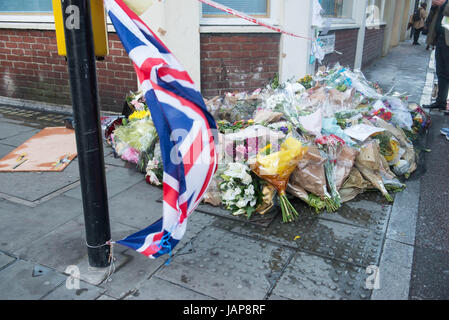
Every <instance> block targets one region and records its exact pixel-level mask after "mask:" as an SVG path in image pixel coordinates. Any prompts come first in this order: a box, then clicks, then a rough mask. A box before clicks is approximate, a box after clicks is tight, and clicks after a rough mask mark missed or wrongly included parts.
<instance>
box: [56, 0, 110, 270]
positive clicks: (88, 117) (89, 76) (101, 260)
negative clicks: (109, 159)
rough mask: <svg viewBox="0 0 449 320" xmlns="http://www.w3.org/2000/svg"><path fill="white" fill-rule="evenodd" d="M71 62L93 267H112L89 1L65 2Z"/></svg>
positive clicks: (77, 135)
mask: <svg viewBox="0 0 449 320" xmlns="http://www.w3.org/2000/svg"><path fill="white" fill-rule="evenodd" d="M61 2H62V14H63V19H64V30H65V31H64V32H65V41H66V47H67V62H68V70H69V78H70V88H71V93H72V104H73V118H74V121H75V135H76V145H77V149H78V163H79V171H80V180H81V193H82V198H83V209H84V222H85V229H86V242H87V253H88V257H89V265H90V266H91V267H97V268H104V267H107V266H109V265H110V262H109V259H108V258H109V252H110V248H109V246H107V245H104V244H105V243H106V242H107V241H108V240H110V239H111V231H110V224H109V213H108V198H107V190H106V177H105V168H104V157H103V156H104V154H103V141H102V137H101V129H100V111H99V103H98V100H99V99H98V91H97V75H96V68H95V51H94V42H93V33H92V21H91V12H90V2H89V0H62V1H61Z"/></svg>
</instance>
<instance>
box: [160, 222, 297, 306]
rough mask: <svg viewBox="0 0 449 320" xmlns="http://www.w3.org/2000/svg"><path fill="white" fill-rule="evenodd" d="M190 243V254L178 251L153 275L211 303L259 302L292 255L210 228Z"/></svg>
mask: <svg viewBox="0 0 449 320" xmlns="http://www.w3.org/2000/svg"><path fill="white" fill-rule="evenodd" d="M192 243H193V250H190V251H189V253H188V254H183V253H184V252H183V250H184V249H183V250H180V252H179V254H177V255H176V256H175V257H174V258H173V259H172V261H171V263H170V264H169V265H168V266H164V267H163V268H162V269H160V270H159V271H158V272H156V274H155V275H156V276H157V277H158V278H161V279H164V280H167V281H169V282H172V283H175V284H178V285H180V286H183V287H185V288H188V289H190V290H193V291H196V292H199V293H202V294H205V295H207V296H210V297H212V298H215V299H236V300H247V299H256V300H260V299H263V298H264V297H265V296H266V294H267V293H268V291H269V290H270V288H271V287H272V285H273V284H274V282H275V281H276V279H277V277H279V276H280V272H281V271H282V269H283V268H284V267H285V265H286V264H287V262H288V260H289V257H290V256H291V255H292V253H293V252H292V251H291V250H289V249H286V248H282V247H279V246H276V245H273V244H268V243H266V242H263V241H257V240H254V239H249V238H246V237H242V236H239V235H235V234H230V233H228V232H225V231H224V230H220V229H218V228H214V227H208V228H205V229H204V230H203V231H202V232H201V233H200V234H199V235H198V236H197V237H195V238H194V239H193V240H192ZM187 248H188V247H187V246H186V247H185V250H187Z"/></svg>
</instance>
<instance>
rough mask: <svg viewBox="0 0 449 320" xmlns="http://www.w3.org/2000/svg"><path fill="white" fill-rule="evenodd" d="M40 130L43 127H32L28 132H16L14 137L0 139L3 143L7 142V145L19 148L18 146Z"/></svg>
mask: <svg viewBox="0 0 449 320" xmlns="http://www.w3.org/2000/svg"><path fill="white" fill-rule="evenodd" d="M39 131H41V129H32V130H29V131H26V132H22V133H19V134H16V135H14V136H12V137H9V138H6V139H2V140H0V141H1V143H3V144H7V145H10V146H14V147H16V148H17V147H18V146H20V145H22V144H23V143H24V142H25V141H27V140H28V139H30V138H31V137H33V136H34V135H35V134H37V133H38V132H39Z"/></svg>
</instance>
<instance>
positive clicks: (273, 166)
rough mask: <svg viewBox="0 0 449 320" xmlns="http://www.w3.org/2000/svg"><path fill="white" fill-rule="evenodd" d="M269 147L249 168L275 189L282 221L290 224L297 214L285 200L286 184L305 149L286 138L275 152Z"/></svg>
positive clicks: (293, 140)
mask: <svg viewBox="0 0 449 320" xmlns="http://www.w3.org/2000/svg"><path fill="white" fill-rule="evenodd" d="M270 147H271V146H270V145H268V146H267V147H265V148H264V149H262V150H261V151H260V152H259V153H258V154H257V157H256V162H255V163H254V164H252V166H251V168H252V170H253V171H254V172H255V173H256V174H257V175H258V176H259V177H260V178H262V179H263V180H265V181H267V182H268V183H270V184H271V185H273V186H274V187H275V188H276V190H277V192H278V196H279V200H280V201H279V202H280V204H281V210H282V218H283V221H284V222H291V221H293V220H294V219H295V218H296V217H298V215H299V214H298V212H297V211H296V210H295V208H294V207H293V205H292V204H291V203H290V202H289V200H288V199H287V195H286V189H287V184H288V180H289V178H290V175H291V174H292V172H293V171H294V170H295V168H296V164H297V163H298V161H299V160H300V159H301V158H302V157H303V156H304V154H305V153H306V152H307V147H305V146H303V144H302V143H301V142H300V141H299V140H297V139H295V138H293V137H289V138H287V139H286V140H285V141H284V142H283V143H282V144H281V148H280V150H279V151H277V152H274V153H271V150H270V149H271V148H270Z"/></svg>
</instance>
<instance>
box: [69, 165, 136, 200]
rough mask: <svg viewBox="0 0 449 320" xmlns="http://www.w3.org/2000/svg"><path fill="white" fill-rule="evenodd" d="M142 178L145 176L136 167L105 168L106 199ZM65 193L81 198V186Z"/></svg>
mask: <svg viewBox="0 0 449 320" xmlns="http://www.w3.org/2000/svg"><path fill="white" fill-rule="evenodd" d="M144 179H145V176H144V175H143V174H142V173H140V172H138V171H137V169H127V168H118V167H109V168H108V170H106V187H107V193H108V199H110V198H112V197H114V196H116V195H117V194H119V193H121V192H123V191H125V190H126V189H128V188H130V187H131V186H133V185H135V184H137V183H139V182H141V181H143V180H144ZM65 195H67V196H68V197H72V198H75V199H80V200H81V199H82V196H81V186H78V187H76V188H74V189H72V190H70V191H68V192H66V193H65Z"/></svg>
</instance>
